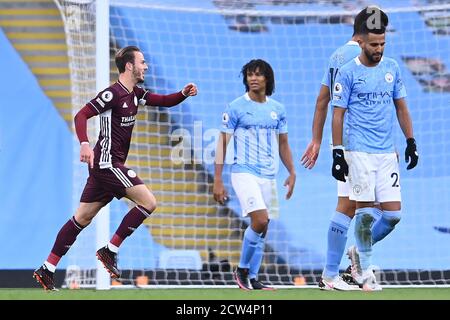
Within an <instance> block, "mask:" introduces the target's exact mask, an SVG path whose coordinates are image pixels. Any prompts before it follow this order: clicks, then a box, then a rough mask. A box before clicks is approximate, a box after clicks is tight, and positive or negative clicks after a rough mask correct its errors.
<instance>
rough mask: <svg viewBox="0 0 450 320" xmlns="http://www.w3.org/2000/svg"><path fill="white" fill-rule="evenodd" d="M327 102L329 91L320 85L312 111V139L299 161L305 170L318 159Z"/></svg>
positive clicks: (312, 165) (311, 166) (310, 167)
mask: <svg viewBox="0 0 450 320" xmlns="http://www.w3.org/2000/svg"><path fill="white" fill-rule="evenodd" d="M329 102H330V89H329V88H328V87H327V86H325V85H322V86H321V87H320V91H319V95H318V96H317V99H316V109H315V111H314V120H313V126H312V139H311V142H310V143H309V144H308V146H307V147H306V150H305V152H304V153H303V155H302V158H301V159H300V162H301V164H302V165H303V166H304V167H305V168H307V169H312V168H313V167H314V165H315V164H316V161H317V158H318V157H319V152H320V145H321V143H322V135H323V126H324V124H325V120H326V119H327V112H328V103H329Z"/></svg>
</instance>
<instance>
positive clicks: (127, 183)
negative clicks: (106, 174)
mask: <svg viewBox="0 0 450 320" xmlns="http://www.w3.org/2000/svg"><path fill="white" fill-rule="evenodd" d="M109 169H110V170H111V171H112V172H113V173H114V175H115V176H116V177H117V179H119V180H120V182H122V184H123V185H124V186H125V188H131V187H132V186H133V184H132V183H131V182H130V180H128V178H127V177H126V176H125V175H124V174H123V172H122V171H120V170H119V169H117V168H109Z"/></svg>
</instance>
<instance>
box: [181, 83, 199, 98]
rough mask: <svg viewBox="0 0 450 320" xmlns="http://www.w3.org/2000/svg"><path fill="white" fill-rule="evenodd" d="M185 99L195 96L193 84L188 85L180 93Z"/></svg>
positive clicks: (195, 87)
mask: <svg viewBox="0 0 450 320" xmlns="http://www.w3.org/2000/svg"><path fill="white" fill-rule="evenodd" d="M181 92H182V93H183V95H184V96H185V97H192V96H196V95H197V86H196V85H195V83H188V84H187V85H185V86H184V88H183V90H182V91H181Z"/></svg>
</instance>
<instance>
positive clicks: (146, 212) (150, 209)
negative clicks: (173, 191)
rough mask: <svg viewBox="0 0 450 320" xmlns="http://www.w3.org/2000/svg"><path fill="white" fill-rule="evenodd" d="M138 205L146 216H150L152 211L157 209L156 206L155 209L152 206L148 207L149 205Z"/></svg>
mask: <svg viewBox="0 0 450 320" xmlns="http://www.w3.org/2000/svg"><path fill="white" fill-rule="evenodd" d="M138 207H139V209H140V210H141V212H142V213H143V214H144V215H146V216H150V215H151V214H152V212H153V211H155V209H156V207H154V209H152V208H148V206H141V205H138Z"/></svg>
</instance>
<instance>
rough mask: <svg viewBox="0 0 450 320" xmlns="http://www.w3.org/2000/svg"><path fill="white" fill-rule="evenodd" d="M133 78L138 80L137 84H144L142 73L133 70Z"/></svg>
mask: <svg viewBox="0 0 450 320" xmlns="http://www.w3.org/2000/svg"><path fill="white" fill-rule="evenodd" d="M133 77H134V79H136V83H139V84H140V83H144V79H143V78H142V77H141V76H140V72H139V71H138V70H137V69H135V68H133Z"/></svg>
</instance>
